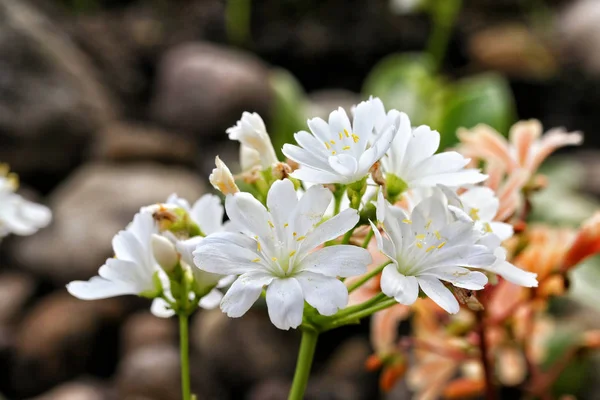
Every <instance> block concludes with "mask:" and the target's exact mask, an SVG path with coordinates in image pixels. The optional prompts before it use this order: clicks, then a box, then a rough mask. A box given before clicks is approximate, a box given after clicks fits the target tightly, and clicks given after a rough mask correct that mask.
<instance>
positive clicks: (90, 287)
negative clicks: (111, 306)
mask: <svg viewBox="0 0 600 400" xmlns="http://www.w3.org/2000/svg"><path fill="white" fill-rule="evenodd" d="M67 291H68V292H69V293H70V294H71V295H73V296H75V297H77V298H78V299H82V300H98V299H106V298H109V297H115V296H122V295H125V294H138V291H137V288H136V287H135V286H133V285H130V284H128V283H126V282H111V281H109V280H107V279H104V278H101V277H99V276H94V277H92V278H91V279H90V280H89V281H73V282H71V283H69V284H67Z"/></svg>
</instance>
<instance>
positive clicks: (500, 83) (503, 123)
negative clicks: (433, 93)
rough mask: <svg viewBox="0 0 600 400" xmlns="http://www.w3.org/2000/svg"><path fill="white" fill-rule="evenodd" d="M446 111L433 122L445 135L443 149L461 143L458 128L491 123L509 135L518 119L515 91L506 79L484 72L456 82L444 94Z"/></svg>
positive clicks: (493, 126)
mask: <svg viewBox="0 0 600 400" xmlns="http://www.w3.org/2000/svg"><path fill="white" fill-rule="evenodd" d="M443 108H444V109H443V113H442V115H441V117H440V120H439V122H438V123H436V124H433V127H435V128H437V129H438V130H439V132H440V134H441V136H442V143H441V144H440V149H444V148H446V147H448V146H452V145H454V144H455V143H456V142H457V139H456V131H457V129H458V128H472V127H474V126H475V125H477V124H487V125H489V126H491V127H492V128H494V129H496V130H497V131H498V132H501V133H503V134H506V133H507V132H508V130H509V128H510V126H511V124H512V123H513V122H514V120H515V114H516V113H515V106H514V99H513V96H512V92H511V90H510V87H509V85H508V82H507V81H506V79H504V78H503V77H502V76H500V75H496V74H484V75H478V76H475V77H469V78H465V79H462V80H460V81H458V82H456V83H454V84H453V85H452V86H451V87H450V88H448V89H447V91H446V93H445V94H444V107H443Z"/></svg>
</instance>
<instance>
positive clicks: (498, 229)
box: [490, 222, 515, 241]
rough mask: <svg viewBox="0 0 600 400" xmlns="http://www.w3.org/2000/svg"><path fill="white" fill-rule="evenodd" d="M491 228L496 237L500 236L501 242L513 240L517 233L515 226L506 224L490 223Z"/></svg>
mask: <svg viewBox="0 0 600 400" xmlns="http://www.w3.org/2000/svg"><path fill="white" fill-rule="evenodd" d="M490 227H491V228H492V232H494V235H496V236H498V238H500V240H501V241H505V240H506V239H509V238H511V237H512V236H513V234H514V233H515V231H514V228H513V226H512V225H511V224H507V223H505V222H490Z"/></svg>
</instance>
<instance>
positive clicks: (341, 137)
mask: <svg viewBox="0 0 600 400" xmlns="http://www.w3.org/2000/svg"><path fill="white" fill-rule="evenodd" d="M339 135H340V140H342V139H343V138H344V136H342V132H340V133H339Z"/></svg>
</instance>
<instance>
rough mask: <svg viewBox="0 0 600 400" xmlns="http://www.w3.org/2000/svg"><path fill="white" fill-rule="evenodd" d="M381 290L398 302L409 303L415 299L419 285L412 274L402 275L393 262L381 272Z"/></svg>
mask: <svg viewBox="0 0 600 400" xmlns="http://www.w3.org/2000/svg"><path fill="white" fill-rule="evenodd" d="M381 291H382V292H383V293H384V294H385V295H386V296H390V297H393V298H394V299H396V301H397V302H398V303H400V304H406V305H411V304H413V303H414V302H415V301H417V297H418V296H419V285H418V284H417V279H416V278H415V277H414V276H404V275H402V274H401V273H400V272H399V271H398V268H397V267H396V265H395V264H390V265H388V266H387V267H385V268H384V269H383V273H382V274H381Z"/></svg>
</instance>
